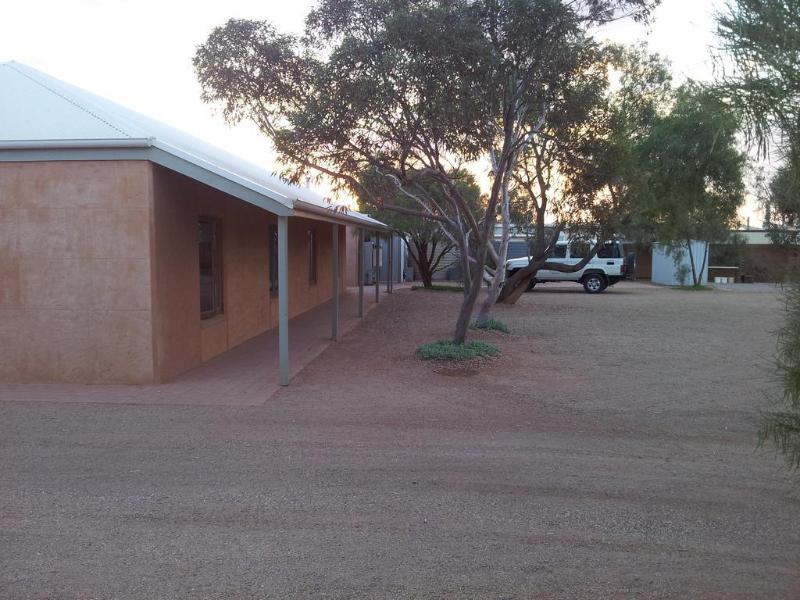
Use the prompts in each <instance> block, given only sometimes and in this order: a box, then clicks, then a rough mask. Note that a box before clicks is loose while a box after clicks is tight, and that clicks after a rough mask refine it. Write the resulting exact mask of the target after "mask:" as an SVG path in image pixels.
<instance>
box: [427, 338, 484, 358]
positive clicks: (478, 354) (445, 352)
mask: <svg viewBox="0 0 800 600" xmlns="http://www.w3.org/2000/svg"><path fill="white" fill-rule="evenodd" d="M417 353H418V354H419V355H420V356H421V357H422V358H424V359H425V360H470V359H472V358H482V357H489V356H498V355H499V354H500V350H499V349H498V348H495V347H494V346H492V345H491V344H487V343H486V342H481V341H479V340H473V341H470V342H464V343H463V344H454V343H453V342H451V341H450V340H439V341H438V342H431V343H429V344H422V346H420V347H419V348H417Z"/></svg>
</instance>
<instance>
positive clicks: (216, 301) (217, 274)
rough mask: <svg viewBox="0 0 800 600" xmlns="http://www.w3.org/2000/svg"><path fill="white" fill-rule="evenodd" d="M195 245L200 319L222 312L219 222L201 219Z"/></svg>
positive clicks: (205, 218)
mask: <svg viewBox="0 0 800 600" xmlns="http://www.w3.org/2000/svg"><path fill="white" fill-rule="evenodd" d="M197 233H198V235H197V245H198V250H199V258H200V318H201V319H208V318H209V317H213V316H214V315H217V314H220V313H221V312H222V254H221V245H220V235H219V221H218V220H216V219H210V218H207V217H201V218H200V220H199V221H198V232H197Z"/></svg>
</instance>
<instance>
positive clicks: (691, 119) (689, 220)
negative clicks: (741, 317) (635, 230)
mask: <svg viewBox="0 0 800 600" xmlns="http://www.w3.org/2000/svg"><path fill="white" fill-rule="evenodd" d="M738 130H739V119H738V116H737V114H736V113H735V112H733V111H732V110H731V109H730V108H729V107H728V106H727V105H726V104H725V103H724V102H722V101H720V100H719V98H718V97H717V96H716V95H715V94H714V93H713V92H712V91H710V90H708V89H704V88H702V87H700V86H698V85H696V84H692V83H689V84H686V85H684V86H683V87H681V88H680V89H679V90H678V94H677V100H676V103H675V106H674V108H673V109H672V111H671V112H670V113H669V114H667V115H665V116H663V117H660V118H659V119H658V120H657V122H656V123H655V125H654V126H653V129H652V131H651V132H650V134H649V135H648V136H647V138H646V139H644V140H643V141H642V143H641V144H640V145H639V147H638V149H637V153H638V156H639V166H640V169H641V172H642V176H643V182H644V185H643V186H642V187H641V188H639V189H637V203H638V206H637V210H638V211H639V214H640V216H641V218H642V228H643V230H644V231H649V233H650V237H651V239H654V240H660V241H664V242H668V243H671V246H672V247H674V248H679V249H681V250H682V251H684V252H686V253H688V255H689V259H690V267H691V271H692V278H693V283H694V284H695V285H699V284H700V281H701V277H702V273H703V270H704V269H705V266H706V260H707V258H708V245H709V244H710V243H712V242H719V241H724V240H725V239H726V238H727V237H728V234H729V231H730V230H731V229H732V228H733V227H734V226H735V224H736V219H737V211H738V209H739V207H740V206H741V205H742V203H743V202H744V179H743V174H744V166H745V157H744V154H743V153H742V152H741V150H740V149H739V145H738V141H737V133H738ZM692 240H701V241H705V242H706V245H705V251H704V255H703V256H702V257H696V256H694V253H693V245H692ZM698 259H699V262H698Z"/></svg>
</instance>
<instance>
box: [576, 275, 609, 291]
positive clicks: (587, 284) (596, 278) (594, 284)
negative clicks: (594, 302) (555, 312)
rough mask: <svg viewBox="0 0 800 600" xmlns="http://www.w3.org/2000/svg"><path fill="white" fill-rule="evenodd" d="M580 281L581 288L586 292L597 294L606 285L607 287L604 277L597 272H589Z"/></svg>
mask: <svg viewBox="0 0 800 600" xmlns="http://www.w3.org/2000/svg"><path fill="white" fill-rule="evenodd" d="M581 283H582V284H583V289H584V290H586V293H587V294H599V293H600V292H602V291H603V290H604V289H606V287H608V282H607V281H606V278H605V277H603V276H602V275H600V274H599V273H589V274H588V275H585V276H584V278H583V279H582V280H581Z"/></svg>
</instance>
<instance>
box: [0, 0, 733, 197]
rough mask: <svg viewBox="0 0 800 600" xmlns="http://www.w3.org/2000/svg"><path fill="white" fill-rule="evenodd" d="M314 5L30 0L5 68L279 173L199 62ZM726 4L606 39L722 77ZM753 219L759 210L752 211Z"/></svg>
mask: <svg viewBox="0 0 800 600" xmlns="http://www.w3.org/2000/svg"><path fill="white" fill-rule="evenodd" d="M314 3H315V2H314V0H291V1H288V2H287V1H283V2H281V1H276V0H224V1H219V0H217V1H213V2H210V1H207V0H193V1H189V0H159V1H155V0H27V1H24V2H21V1H20V2H14V1H9V0H6V1H5V2H0V8H2V10H0V62H3V61H7V60H16V61H19V62H22V63H25V64H27V65H29V66H31V67H34V68H36V69H39V70H40V71H44V72H45V73H47V74H49V75H52V76H53V77H56V78H58V79H62V80H64V81H67V82H68V83H71V84H73V85H77V86H79V87H82V88H85V89H87V90H88V91H90V92H92V93H95V94H98V95H100V96H104V97H106V98H109V99H110V100H114V101H116V102H118V103H120V104H123V105H125V106H127V107H129V108H132V109H134V110H137V111H139V112H142V113H144V114H146V115H148V116H151V117H153V118H156V119H159V120H161V121H164V122H166V123H169V124H170V125H172V126H174V127H177V128H179V129H183V130H185V131H187V132H189V133H191V134H193V135H196V136H197V137H200V138H203V139H205V140H207V141H209V142H211V143H213V144H216V145H218V146H220V147H222V148H224V149H226V150H228V151H230V152H232V153H234V154H237V155H239V156H242V157H244V158H246V159H247V160H249V161H250V162H253V163H256V164H259V165H263V166H264V167H266V168H267V169H269V170H273V168H274V158H275V157H274V154H273V153H272V151H271V149H270V145H269V143H268V142H267V141H266V140H265V139H264V138H263V137H262V136H261V135H260V134H259V132H258V131H257V129H256V128H255V127H254V126H251V125H247V124H242V125H239V126H237V127H235V128H231V127H228V126H227V125H225V123H223V121H222V119H221V117H220V116H219V115H218V114H214V111H213V110H212V108H211V107H210V106H208V105H205V104H203V103H202V102H201V101H200V90H199V86H198V85H197V83H196V81H195V77H194V71H193V69H192V64H191V60H192V56H193V55H194V51H195V48H196V47H197V46H198V45H199V44H201V43H202V42H203V41H204V40H205V39H206V37H207V36H208V34H209V33H210V31H211V29H212V28H213V27H215V26H216V25H221V24H222V23H224V22H225V21H226V20H228V19H229V18H251V19H267V20H270V21H272V22H273V23H274V24H275V25H276V26H277V27H278V28H279V29H281V30H284V31H300V30H301V29H302V26H303V18H304V16H305V15H306V13H307V12H308V9H309V7H310V6H312V5H313V4H314ZM722 6H723V0H663V3H662V5H661V6H660V7H659V8H658V9H657V12H656V15H655V21H654V22H653V23H652V24H651V25H650V26H643V25H638V24H635V23H632V22H618V23H615V24H613V25H612V26H609V27H606V28H605V29H604V30H603V31H602V32H600V33H599V34H598V35H602V36H603V37H607V38H609V39H612V40H614V41H618V42H626V43H627V42H636V41H640V40H645V39H646V40H647V41H648V43H649V45H650V48H651V50H653V51H656V52H659V53H660V54H662V55H664V56H666V57H667V58H669V60H670V61H671V62H672V64H673V68H674V73H675V76H676V79H678V80H682V79H684V78H686V77H691V78H694V79H701V80H702V79H708V78H710V77H711V76H712V66H711V61H710V59H709V47H710V46H711V45H712V44H713V41H714V37H713V27H714V24H713V18H712V15H713V11H714V10H715V9H716V10H719V9H720V8H722ZM748 212H749V210H748Z"/></svg>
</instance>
